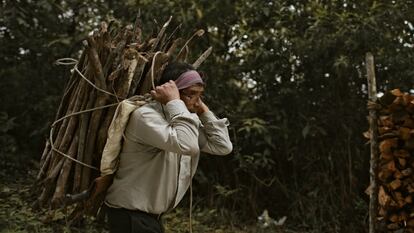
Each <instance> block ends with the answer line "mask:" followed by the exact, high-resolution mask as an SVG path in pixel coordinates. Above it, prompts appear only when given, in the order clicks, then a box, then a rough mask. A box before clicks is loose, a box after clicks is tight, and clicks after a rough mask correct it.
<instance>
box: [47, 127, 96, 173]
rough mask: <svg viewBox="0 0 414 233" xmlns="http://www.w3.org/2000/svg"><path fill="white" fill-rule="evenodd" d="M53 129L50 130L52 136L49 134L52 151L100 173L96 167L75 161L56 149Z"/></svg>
mask: <svg viewBox="0 0 414 233" xmlns="http://www.w3.org/2000/svg"><path fill="white" fill-rule="evenodd" d="M53 128H54V127H53V126H52V127H51V128H50V134H49V140H50V145H51V146H52V150H54V151H56V152H57V153H58V154H60V155H62V156H63V157H65V158H67V159H70V160H72V161H73V162H75V163H78V164H81V165H83V166H85V167H88V168H91V169H94V170H97V171H99V169H98V168H97V167H94V166H91V165H89V164H86V163H83V162H81V161H79V160H77V159H74V158H72V157H71V156H69V155H67V154H65V153H63V152H62V151H60V150H58V149H57V148H56V147H55V143H54V141H53V137H52V135H53Z"/></svg>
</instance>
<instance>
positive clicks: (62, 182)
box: [52, 128, 79, 208]
mask: <svg viewBox="0 0 414 233" xmlns="http://www.w3.org/2000/svg"><path fill="white" fill-rule="evenodd" d="M78 130H79V128H78ZM78 138H79V136H78V132H76V133H75V136H74V137H73V140H72V142H71V145H70V148H69V150H68V153H67V154H68V155H69V156H70V157H72V158H76V151H77V146H78ZM72 163H73V161H72V160H70V159H67V158H65V161H64V163H63V166H62V169H61V171H60V174H59V177H58V179H57V181H56V188H55V192H54V194H53V197H52V208H53V207H54V208H56V207H58V206H59V205H60V204H62V199H63V197H64V195H65V190H67V187H66V183H67V181H68V179H69V174H70V171H71V168H72Z"/></svg>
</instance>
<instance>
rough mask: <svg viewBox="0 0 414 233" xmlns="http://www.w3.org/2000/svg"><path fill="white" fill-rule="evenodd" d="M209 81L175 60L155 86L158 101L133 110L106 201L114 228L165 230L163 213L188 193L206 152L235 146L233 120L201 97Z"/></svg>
mask: <svg viewBox="0 0 414 233" xmlns="http://www.w3.org/2000/svg"><path fill="white" fill-rule="evenodd" d="M173 80H175V81H173ZM204 86H205V84H204V81H203V79H202V78H201V77H200V75H199V73H198V72H197V71H195V70H194V69H193V68H192V66H191V65H188V64H186V63H171V64H169V65H168V66H167V67H166V69H165V71H164V72H163V75H162V77H161V80H160V85H159V86H157V87H156V88H155V90H152V91H151V95H152V97H153V99H154V100H155V101H154V102H152V103H149V104H146V105H144V106H143V107H140V108H138V109H137V110H135V111H134V112H133V113H132V114H131V116H130V119H129V121H128V125H127V126H126V129H125V133H124V142H123V146H122V151H121V153H120V161H119V168H118V170H117V172H116V174H115V177H114V181H113V184H112V185H111V186H110V188H109V189H108V192H107V196H106V200H105V203H106V205H107V206H108V207H109V208H108V219H109V228H110V232H111V233H128V232H131V233H132V232H139V233H150V232H151V233H155V232H157V233H158V232H163V227H162V224H161V222H160V216H161V215H162V214H163V213H165V212H167V211H168V210H170V209H172V208H174V207H176V206H177V204H178V203H179V202H180V200H181V199H182V198H183V196H184V194H185V192H186V191H187V189H188V187H189V186H190V183H191V179H192V177H193V176H194V173H195V171H196V169H197V164H198V160H199V154H200V151H203V152H206V153H210V154H216V155H226V154H229V153H230V152H231V151H232V144H231V142H230V139H229V134H228V130H227V126H228V121H227V119H218V118H216V117H215V115H214V114H213V113H212V112H211V111H210V110H209V108H208V107H207V105H206V104H205V103H204V102H203V101H202V99H201V98H200V97H201V95H202V94H203V91H204Z"/></svg>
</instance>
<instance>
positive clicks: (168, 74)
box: [158, 62, 194, 85]
mask: <svg viewBox="0 0 414 233" xmlns="http://www.w3.org/2000/svg"><path fill="white" fill-rule="evenodd" d="M189 70H194V67H193V66H192V65H190V64H188V63H184V62H171V63H169V64H168V65H167V66H166V67H165V69H164V71H163V73H162V75H161V78H160V80H159V81H158V85H162V84H164V83H166V82H168V81H170V80H173V81H175V80H176V79H177V78H178V77H180V75H181V74H183V73H185V72H187V71H189Z"/></svg>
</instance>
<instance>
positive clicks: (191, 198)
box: [189, 156, 193, 233]
mask: <svg viewBox="0 0 414 233" xmlns="http://www.w3.org/2000/svg"><path fill="white" fill-rule="evenodd" d="M192 176H193V157H191V156H190V226H189V228H190V233H193V216H192V215H193V177H192Z"/></svg>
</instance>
